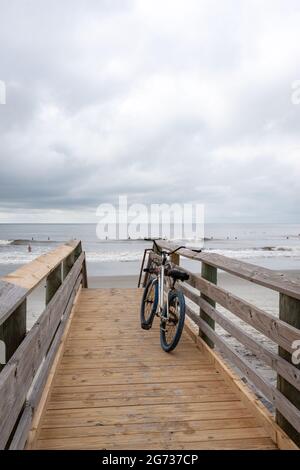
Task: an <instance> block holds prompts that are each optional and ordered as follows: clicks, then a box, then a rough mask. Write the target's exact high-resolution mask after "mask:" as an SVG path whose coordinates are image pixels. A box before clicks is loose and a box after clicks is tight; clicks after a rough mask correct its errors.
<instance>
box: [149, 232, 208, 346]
mask: <svg viewBox="0 0 300 470" xmlns="http://www.w3.org/2000/svg"><path fill="white" fill-rule="evenodd" d="M152 241H153V243H154V245H155V247H156V250H157V251H158V252H159V254H160V255H161V262H160V265H157V263H152V266H150V267H149V268H146V269H144V272H146V273H148V274H150V279H149V281H148V282H147V284H146V286H145V288H144V293H143V297H142V303H141V312H140V317H141V327H142V328H143V329H144V330H149V329H150V328H151V327H152V323H153V320H154V317H155V316H158V317H159V318H160V344H161V347H162V349H163V350H164V351H166V352H170V351H172V350H173V349H174V348H175V347H176V346H177V344H178V342H179V340H180V337H181V334H182V330H183V327H184V319H185V299H184V295H183V293H182V292H181V291H180V290H178V289H176V282H178V281H181V282H184V281H187V280H188V279H189V275H188V274H187V273H186V272H184V271H181V270H179V269H175V268H172V265H171V263H170V262H169V261H168V258H169V257H170V256H171V255H172V254H174V253H176V252H177V251H178V250H180V249H181V248H185V246H179V247H178V248H176V249H175V250H173V251H169V252H168V251H165V250H161V249H160V247H159V246H158V245H157V243H156V241H155V240H152ZM194 251H198V250H194ZM200 251H201V250H200ZM153 264H154V265H153ZM155 264H156V266H155ZM166 278H167V280H168V281H169V282H168V288H167V292H166V296H165V295H164V286H165V280H166ZM165 298H166V301H164V299H165Z"/></svg>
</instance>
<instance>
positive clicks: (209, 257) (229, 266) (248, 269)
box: [156, 240, 300, 300]
mask: <svg viewBox="0 0 300 470" xmlns="http://www.w3.org/2000/svg"><path fill="white" fill-rule="evenodd" d="M156 243H157V245H158V246H159V247H160V248H163V249H165V250H169V251H172V250H174V249H175V248H176V247H178V246H179V245H177V244H175V243H172V242H167V241H165V240H158V241H156ZM177 253H178V254H179V255H180V256H183V257H184V258H188V259H191V260H194V261H202V262H203V263H205V264H208V265H210V266H213V267H214V268H218V269H221V270H222V271H226V272H228V273H230V274H233V275H234V276H238V277H240V278H242V279H246V280H247V281H250V282H253V283H255V284H258V285H261V286H264V287H268V288H269V289H272V290H275V291H276V292H280V293H281V294H285V295H289V296H290V297H293V298H295V299H299V300H300V284H299V283H298V282H296V281H295V280H294V279H292V278H290V277H289V276H288V275H287V274H285V273H281V272H278V271H274V270H272V269H267V268H263V267H260V266H256V265H254V264H251V263H246V262H245V261H239V260H236V259H232V258H229V257H227V256H223V255H217V254H215V253H209V252H205V251H203V252H201V253H196V252H194V251H192V250H191V249H189V248H181V249H180V250H178V252H177Z"/></svg>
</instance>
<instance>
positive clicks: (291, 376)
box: [180, 285, 300, 390]
mask: <svg viewBox="0 0 300 470" xmlns="http://www.w3.org/2000/svg"><path fill="white" fill-rule="evenodd" d="M180 289H181V291H182V292H183V294H184V295H185V296H186V297H187V298H189V299H190V300H192V301H193V302H194V303H195V304H196V305H197V306H200V307H201V308H202V309H203V310H204V311H205V312H206V314H207V315H208V316H209V317H211V318H212V319H213V320H214V321H215V322H216V323H218V325H220V326H221V327H222V328H224V330H226V331H227V332H228V333H230V334H231V335H232V336H233V337H234V338H236V339H237V340H238V341H239V342H240V343H242V344H243V345H244V346H246V348H248V349H250V351H252V352H253V353H254V354H255V355H256V356H257V357H259V359H260V360H262V361H264V362H265V363H266V364H267V365H268V366H269V367H271V368H272V369H274V370H276V371H277V372H278V373H279V374H280V375H282V377H284V378H285V379H286V380H288V382H289V383H291V384H292V385H293V386H294V387H295V388H296V389H297V390H300V370H299V369H297V368H296V367H295V366H294V365H293V364H290V363H289V362H288V361H287V360H285V359H283V358H282V357H280V356H279V355H278V354H275V353H274V352H273V351H271V350H270V349H268V348H267V347H266V346H264V345H263V344H262V343H260V342H258V341H257V340H255V339H253V337H252V336H251V335H250V334H249V333H247V332H246V331H245V330H243V329H242V328H241V327H240V326H238V325H237V324H236V323H234V322H233V321H231V320H230V319H229V318H228V317H227V316H226V315H225V314H224V313H221V312H220V311H219V310H217V309H216V308H214V307H212V306H211V305H210V304H209V303H208V302H206V301H205V300H204V299H203V298H201V297H200V296H199V294H196V293H194V292H191V290H190V289H188V288H187V287H186V286H185V285H182V286H181V288H180Z"/></svg>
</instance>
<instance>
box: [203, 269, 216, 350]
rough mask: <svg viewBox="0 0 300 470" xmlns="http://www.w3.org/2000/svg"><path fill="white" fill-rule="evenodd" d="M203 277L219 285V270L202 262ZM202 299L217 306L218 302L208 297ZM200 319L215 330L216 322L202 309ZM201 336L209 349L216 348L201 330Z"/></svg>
mask: <svg viewBox="0 0 300 470" xmlns="http://www.w3.org/2000/svg"><path fill="white" fill-rule="evenodd" d="M201 276H202V277H203V278H204V279H206V280H207V281H209V282H212V283H213V284H217V268H214V267H213V266H210V265H209V264H206V263H203V262H202V268H201ZM201 297H202V298H203V299H204V300H206V302H208V303H209V304H210V305H212V306H213V307H215V306H216V302H215V301H214V300H212V299H210V298H209V297H207V296H206V295H204V294H201ZM200 317H201V318H202V319H203V320H204V321H205V322H206V323H207V324H208V325H209V326H210V328H212V329H213V330H214V329H215V321H214V320H213V319H212V318H210V317H209V316H208V315H207V314H206V313H205V312H204V311H203V310H202V309H201V308H200ZM199 335H200V336H201V338H202V339H203V340H204V341H205V342H206V344H208V346H209V347H211V348H213V347H214V343H213V341H212V340H211V339H209V338H208V337H207V336H206V335H205V334H204V333H202V332H201V330H199Z"/></svg>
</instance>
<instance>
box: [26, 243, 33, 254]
mask: <svg viewBox="0 0 300 470" xmlns="http://www.w3.org/2000/svg"><path fill="white" fill-rule="evenodd" d="M27 249H28V253H31V251H32V249H31V245H28V248H27Z"/></svg>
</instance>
